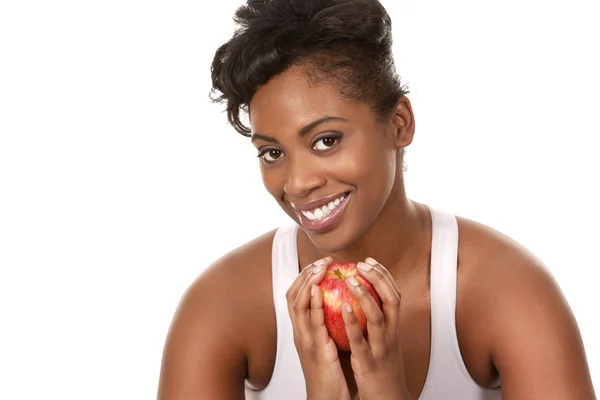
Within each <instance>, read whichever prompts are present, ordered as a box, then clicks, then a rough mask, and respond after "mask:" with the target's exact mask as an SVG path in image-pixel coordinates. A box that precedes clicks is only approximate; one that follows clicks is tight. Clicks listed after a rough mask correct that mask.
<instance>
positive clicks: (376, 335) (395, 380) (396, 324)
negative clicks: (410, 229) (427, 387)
mask: <svg viewBox="0 0 600 400" xmlns="http://www.w3.org/2000/svg"><path fill="white" fill-rule="evenodd" d="M365 261H366V263H362V262H360V263H358V268H359V273H360V274H361V275H362V276H363V277H364V278H365V279H367V280H368V281H369V282H371V284H372V285H373V287H374V288H375V290H376V291H377V293H378V294H379V297H380V299H381V303H382V309H380V308H379V307H378V306H377V303H375V300H374V299H373V297H372V296H371V295H370V294H369V293H368V292H367V290H366V289H365V288H364V287H363V286H362V285H361V284H360V283H359V282H358V280H356V279H354V278H348V279H346V281H347V284H348V286H349V287H350V289H351V290H352V293H353V294H354V296H355V297H356V298H357V299H358V302H359V304H360V307H361V308H362V310H363V312H364V313H365V316H366V317H367V338H365V337H364V336H363V334H362V332H361V330H360V327H359V325H358V323H357V320H356V316H355V315H354V312H353V311H352V307H351V306H350V304H348V303H346V304H344V306H343V309H344V311H343V318H344V322H345V324H346V332H347V334H348V339H349V340H350V351H351V352H352V356H351V358H350V360H351V364H352V370H353V371H354V377H355V379H356V385H357V387H358V393H359V394H360V398H361V399H362V400H387V399H390V400H391V399H394V400H398V399H401V400H406V399H410V398H411V397H410V393H409V392H408V388H407V386H406V381H405V375H404V363H403V360H402V346H401V343H400V339H401V335H400V290H399V289H398V287H397V286H396V283H395V282H394V279H393V278H392V276H391V274H390V273H389V271H388V270H387V269H385V268H384V267H383V266H382V265H381V264H379V263H378V262H377V261H375V260H373V259H372V258H367V259H366V260H365Z"/></svg>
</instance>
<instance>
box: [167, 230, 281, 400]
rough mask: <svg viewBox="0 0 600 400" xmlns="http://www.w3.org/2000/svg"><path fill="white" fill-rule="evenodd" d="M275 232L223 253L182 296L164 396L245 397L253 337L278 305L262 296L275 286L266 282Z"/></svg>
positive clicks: (171, 333)
mask: <svg viewBox="0 0 600 400" xmlns="http://www.w3.org/2000/svg"><path fill="white" fill-rule="evenodd" d="M274 234H275V231H271V232H268V233H266V234H264V235H262V236H260V237H258V238H256V239H254V240H252V241H251V242H249V243H247V244H245V245H243V246H241V247H239V248H237V249H235V250H233V251H231V252H230V253H228V254H226V255H224V256H223V257H221V258H220V259H218V260H217V261H215V262H214V263H212V264H211V265H210V266H208V267H207V268H206V269H205V270H204V271H203V272H202V273H201V274H200V275H199V276H198V278H197V279H195V280H194V282H192V283H191V285H190V286H189V288H188V289H187V290H186V292H185V293H184V294H183V296H182V299H181V301H180V303H179V306H178V308H177V310H176V312H175V315H174V317H173V321H172V323H171V327H170V330H169V334H168V336H167V340H166V343H165V347H164V351H163V360H162V366H161V375H160V384H159V396H158V398H159V399H161V400H163V399H164V400H167V399H169V400H170V399H179V398H230V399H238V398H239V399H243V396H244V379H245V377H246V375H247V364H248V363H247V361H248V360H247V358H248V353H249V351H250V347H251V346H252V343H250V342H249V338H251V337H252V335H253V333H254V332H252V330H253V329H260V328H258V327H260V326H263V327H264V326H265V324H266V323H267V321H268V320H269V319H270V318H271V316H270V315H268V312H267V311H266V310H269V309H272V308H273V307H272V299H271V296H268V295H262V294H263V293H266V291H270V290H271V285H265V282H270V278H271V268H270V266H271V247H272V243H273V237H274ZM269 302H271V307H269V304H268V303H269ZM257 310H263V311H257ZM263 319H264V320H265V321H262V320H263ZM250 321H251V322H252V323H250ZM263 322H265V324H263ZM209 388H210V390H209V391H208V392H207V390H208V389H209ZM201 396H205V397H201Z"/></svg>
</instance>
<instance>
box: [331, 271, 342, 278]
mask: <svg viewBox="0 0 600 400" xmlns="http://www.w3.org/2000/svg"><path fill="white" fill-rule="evenodd" d="M333 273H334V274H335V275H336V276H337V277H338V278H340V279H344V275H343V274H342V271H340V270H339V269H336V270H335V271H333Z"/></svg>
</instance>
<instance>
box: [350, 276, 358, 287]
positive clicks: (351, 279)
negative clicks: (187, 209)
mask: <svg viewBox="0 0 600 400" xmlns="http://www.w3.org/2000/svg"><path fill="white" fill-rule="evenodd" d="M348 282H350V284H351V285H352V286H354V287H356V286H358V285H360V283H358V281H357V280H356V278H355V277H353V276H350V277H348Z"/></svg>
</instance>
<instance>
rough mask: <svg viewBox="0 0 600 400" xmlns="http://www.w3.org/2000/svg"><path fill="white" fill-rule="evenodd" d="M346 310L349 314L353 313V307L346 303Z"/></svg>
mask: <svg viewBox="0 0 600 400" xmlns="http://www.w3.org/2000/svg"><path fill="white" fill-rule="evenodd" d="M344 310H346V311H347V312H352V306H351V305H350V303H344Z"/></svg>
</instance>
